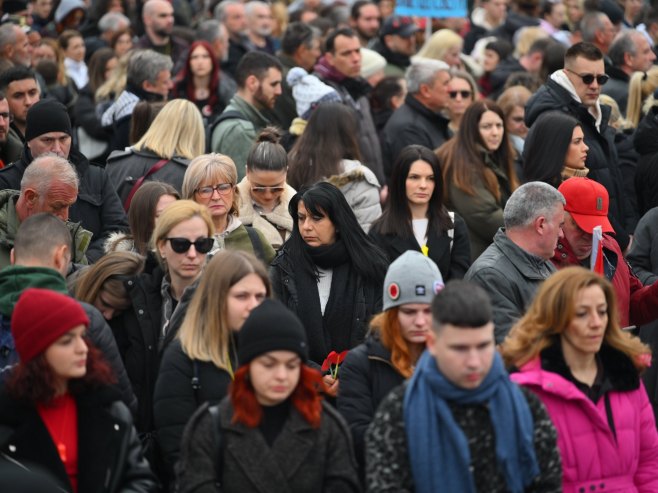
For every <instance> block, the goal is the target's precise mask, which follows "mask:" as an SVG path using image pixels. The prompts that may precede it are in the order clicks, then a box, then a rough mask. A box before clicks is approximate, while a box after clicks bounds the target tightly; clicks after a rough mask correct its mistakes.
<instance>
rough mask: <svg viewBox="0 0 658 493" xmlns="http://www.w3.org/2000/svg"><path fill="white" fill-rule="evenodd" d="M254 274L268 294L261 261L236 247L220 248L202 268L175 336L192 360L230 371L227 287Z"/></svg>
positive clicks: (268, 289)
mask: <svg viewBox="0 0 658 493" xmlns="http://www.w3.org/2000/svg"><path fill="white" fill-rule="evenodd" d="M249 274H256V275H257V276H258V277H260V279H261V281H263V284H264V285H265V292H266V294H267V297H269V296H270V293H271V286H270V280H269V278H268V276H267V270H266V269H265V266H264V265H263V263H262V262H261V261H260V260H258V259H257V258H256V257H254V256H253V255H252V254H250V253H247V252H243V251H238V250H222V251H221V252H219V253H217V255H215V256H214V257H213V258H212V259H211V260H210V262H208V265H207V266H206V268H205V271H204V275H203V278H202V279H201V282H200V283H199V287H198V288H197V289H196V292H195V293H194V296H193V298H192V301H190V306H189V308H188V310H187V313H186V315H185V318H184V319H183V323H182V324H181V327H180V330H179V331H178V338H179V339H180V342H181V347H182V348H183V352H184V353H185V354H186V355H187V356H189V357H190V358H192V359H195V360H199V361H209V362H212V363H213V364H214V365H215V366H216V367H217V368H221V369H222V370H225V371H227V372H229V373H230V375H231V378H232V377H233V368H232V367H231V361H230V357H229V344H230V330H231V328H230V327H229V326H228V316H227V310H228V309H227V299H228V293H229V290H230V289H231V288H232V287H233V286H234V285H235V284H237V283H238V282H240V281H241V280H242V279H243V278H244V277H245V276H248V275H249Z"/></svg>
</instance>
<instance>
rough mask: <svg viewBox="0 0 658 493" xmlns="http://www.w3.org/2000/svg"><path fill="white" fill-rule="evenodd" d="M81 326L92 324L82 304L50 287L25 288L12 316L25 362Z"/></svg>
mask: <svg viewBox="0 0 658 493" xmlns="http://www.w3.org/2000/svg"><path fill="white" fill-rule="evenodd" d="M78 325H84V326H85V327H89V317H87V314H86V313H85V311H84V309H83V308H82V306H81V305H80V303H78V302H77V301H75V300H74V299H73V298H71V297H70V296H66V295H63V294H60V293H57V292H56V291H50V290H48V289H37V288H29V289H26V290H25V291H23V294H21V296H20V298H19V299H18V302H17V303H16V306H15V307H14V313H13V314H12V316H11V334H12V335H13V336H14V344H15V345H16V351H17V352H18V356H19V357H20V359H21V361H22V362H23V363H27V362H28V361H30V360H32V359H34V357H35V356H38V355H39V354H41V353H42V352H44V351H45V350H46V349H48V346H50V345H51V344H52V343H53V342H55V341H56V340H57V339H59V338H60V337H61V336H63V335H64V334H66V333H67V332H68V331H69V330H71V329H72V328H73V327H76V326H78Z"/></svg>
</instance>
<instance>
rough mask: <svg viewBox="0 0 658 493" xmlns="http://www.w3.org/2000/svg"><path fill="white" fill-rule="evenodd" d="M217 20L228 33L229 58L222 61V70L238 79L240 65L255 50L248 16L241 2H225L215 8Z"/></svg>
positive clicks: (229, 0)
mask: <svg viewBox="0 0 658 493" xmlns="http://www.w3.org/2000/svg"><path fill="white" fill-rule="evenodd" d="M215 18H216V19H217V20H218V21H219V22H221V23H222V24H224V26H225V27H226V30H227V31H228V58H227V59H226V60H223V61H222V70H223V71H225V72H228V73H229V74H231V76H232V77H233V78H237V77H236V72H237V69H238V63H240V60H241V59H242V57H243V56H245V55H246V54H247V53H248V52H249V51H251V50H253V49H254V46H253V45H252V44H251V42H250V41H249V37H248V36H247V15H246V14H245V6H244V4H243V3H242V2H241V1H240V0H223V1H221V2H219V3H218V4H217V7H215Z"/></svg>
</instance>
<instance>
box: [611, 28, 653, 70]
mask: <svg viewBox="0 0 658 493" xmlns="http://www.w3.org/2000/svg"><path fill="white" fill-rule="evenodd" d="M638 36H644V35H643V34H642V33H640V32H639V31H636V30H635V29H629V30H628V31H623V32H621V33H619V35H618V36H617V37H616V38H615V40H614V41H613V42H612V44H611V45H610V48H609V49H608V56H609V57H610V60H612V63H613V64H614V65H615V66H616V67H621V66H622V65H624V55H625V54H626V53H628V54H630V55H632V56H635V55H637V45H636V44H635V40H636V39H637V37H638Z"/></svg>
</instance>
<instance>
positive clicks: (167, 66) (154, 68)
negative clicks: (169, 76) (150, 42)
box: [127, 50, 174, 87]
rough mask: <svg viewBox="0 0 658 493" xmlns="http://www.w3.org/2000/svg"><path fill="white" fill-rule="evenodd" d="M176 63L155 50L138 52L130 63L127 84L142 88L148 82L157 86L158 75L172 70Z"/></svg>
mask: <svg viewBox="0 0 658 493" xmlns="http://www.w3.org/2000/svg"><path fill="white" fill-rule="evenodd" d="M173 66H174V63H173V62H172V61H171V58H170V57H168V56H165V55H161V54H160V53H157V52H155V51H153V50H142V51H138V52H136V53H135V54H134V55H132V56H131V57H130V60H129V61H128V74H127V82H128V83H129V84H133V85H135V86H137V87H142V84H143V83H144V82H146V81H148V82H150V83H151V84H155V83H156V82H157V80H158V74H159V73H160V72H162V71H163V70H171V69H172V67H173Z"/></svg>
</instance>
